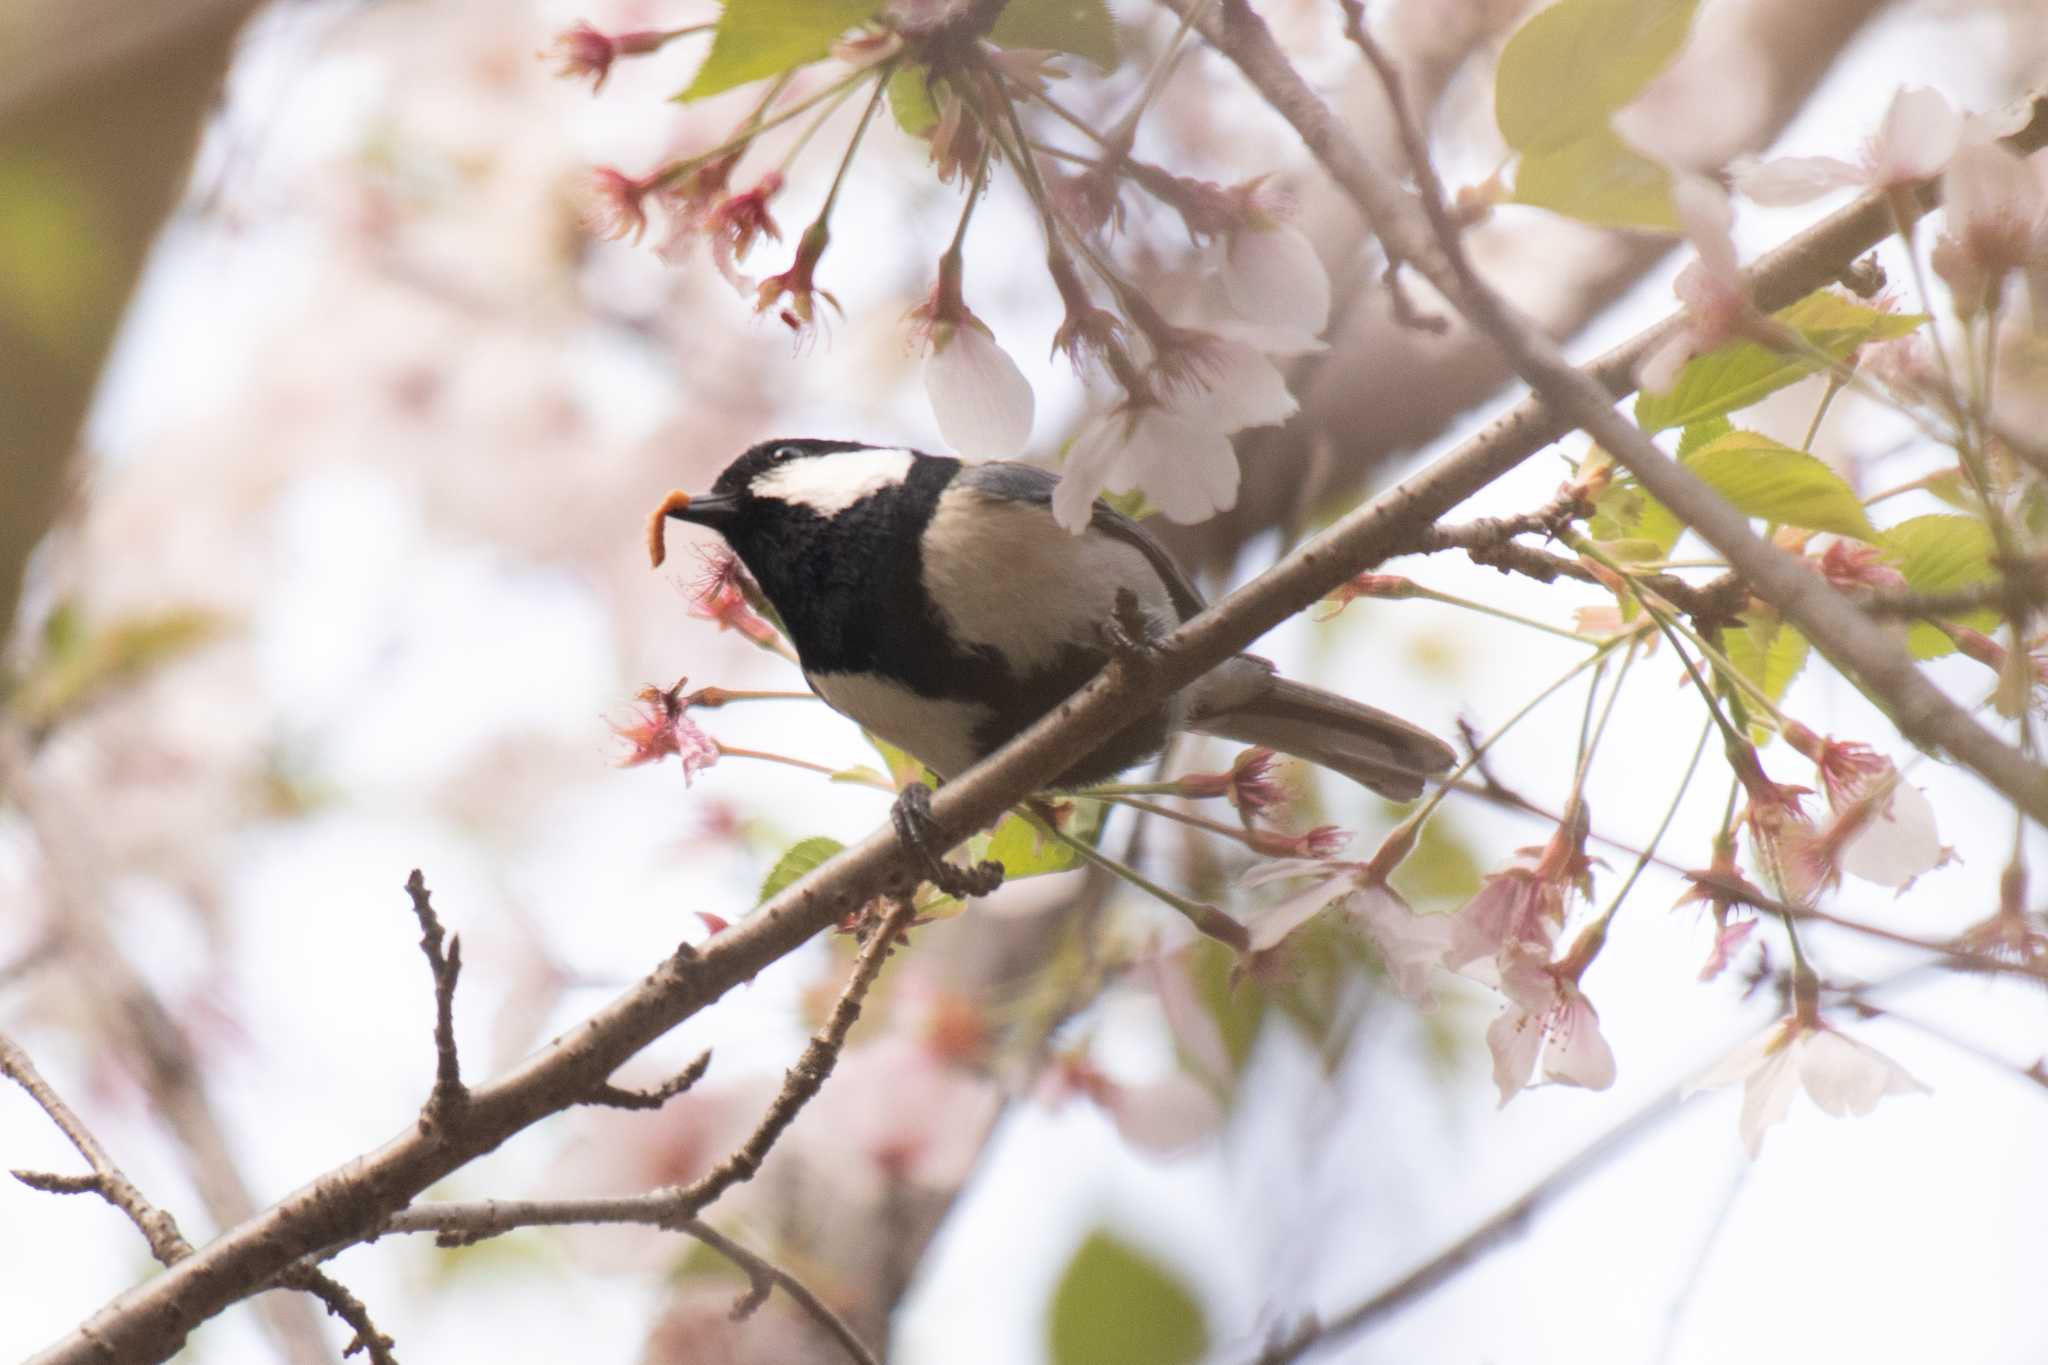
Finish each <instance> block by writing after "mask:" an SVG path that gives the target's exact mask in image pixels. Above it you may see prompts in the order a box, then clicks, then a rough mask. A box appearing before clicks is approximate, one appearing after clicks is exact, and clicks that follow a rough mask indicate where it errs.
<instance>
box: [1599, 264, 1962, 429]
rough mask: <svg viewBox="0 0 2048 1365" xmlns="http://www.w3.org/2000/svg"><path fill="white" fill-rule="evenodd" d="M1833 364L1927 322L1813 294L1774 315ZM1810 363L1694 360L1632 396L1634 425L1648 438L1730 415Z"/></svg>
mask: <svg viewBox="0 0 2048 1365" xmlns="http://www.w3.org/2000/svg"><path fill="white" fill-rule="evenodd" d="M1774 316H1775V317H1776V318H1777V320H1778V321H1779V322H1782V323H1784V324H1785V325H1786V326H1787V327H1790V328H1792V329H1793V330H1794V331H1796V332H1798V333H1800V335H1802V336H1804V337H1805V338H1806V340H1807V341H1808V342H1809V343H1811V344H1812V345H1813V346H1815V347H1816V348H1818V349H1819V350H1821V351H1823V352H1825V353H1826V354H1827V355H1828V356H1830V357H1831V358H1833V359H1835V360H1842V359H1846V358H1847V356H1848V355H1849V353H1850V352H1851V351H1853V350H1855V349H1856V348H1857V347H1858V346H1861V345H1862V344H1863V343H1864V342H1866V341H1889V340H1891V339H1892V338H1894V337H1902V336H1905V335H1906V334H1908V333H1909V332H1911V331H1913V329H1915V328H1916V327H1918V326H1919V325H1920V324H1921V323H1923V322H1925V321H1926V320H1927V316H1926V314H1924V313H1880V312H1879V311H1878V310H1877V309H1875V308H1866V307H1864V306H1863V305H1862V304H1860V303H1853V302H1851V301H1850V300H1848V299H1846V298H1843V297H1842V296H1841V295H1840V294H1837V293H1835V292H1834V291H1833V290H1829V289H1817V290H1815V291H1814V292H1813V293H1811V294H1808V295H1807V296H1806V297H1805V298H1803V299H1801V300H1799V301H1798V302H1797V303H1794V304H1791V305H1789V306H1787V307H1784V308H1781V309H1779V310H1778V311H1777V313H1776V314H1775V315H1774ZM1820 365H1821V363H1820V361H1819V360H1818V359H1816V358H1815V357H1813V356H1809V355H1799V354H1793V353H1790V352H1786V351H1774V350H1770V349H1769V348H1767V347H1764V346H1759V345H1758V344H1757V343H1755V342H1754V341H1737V342H1732V343H1730V344H1729V345H1726V346H1723V347H1720V348H1719V349H1718V350H1714V351H1709V352H1708V353H1707V354H1705V355H1702V356H1694V357H1693V358H1692V359H1691V360H1689V361H1687V362H1686V365H1685V368H1684V369H1682V370H1680V371H1679V372H1678V381H1677V382H1676V383H1674V384H1673V385H1672V386H1671V388H1670V389H1669V390H1668V391H1666V392H1664V393H1643V394H1638V395H1637V396H1636V425H1638V426H1640V427H1641V428H1642V429H1643V430H1644V431H1647V432H1650V433H1651V434H1653V435H1654V434H1655V433H1657V432H1660V431H1664V430H1667V429H1668V428H1671V427H1680V426H1687V425H1690V424H1691V423H1694V422H1699V421H1704V420H1705V419H1706V418H1709V417H1718V416H1720V415H1721V414H1723V413H1729V412H1735V411H1737V410H1738V409H1741V408H1746V407H1748V406H1749V405H1750V404H1752V403H1756V402H1760V401H1762V400H1763V399H1765V398H1768V397H1770V396H1771V395H1772V394H1774V393H1776V392H1777V391H1778V390H1779V389H1782V388H1784V387H1786V386H1787V385H1789V384H1796V383H1798V382H1799V381H1800V380H1802V379H1804V378H1806V376H1808V375H1810V374H1812V373H1813V372H1814V371H1816V370H1818V369H1819V368H1820Z"/></svg>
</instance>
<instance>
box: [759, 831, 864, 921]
mask: <svg viewBox="0 0 2048 1365" xmlns="http://www.w3.org/2000/svg"><path fill="white" fill-rule="evenodd" d="M845 847H846V845H845V844H842V843H840V842H839V841H838V840H837V839H828V838H826V837H825V836H824V835H822V834H814V835H812V836H811V837H810V838H808V839H799V840H797V841H796V842H795V843H793V844H791V845H790V846H789V848H788V849H787V850H786V851H785V852H784V853H783V855H782V856H781V857H780V858H777V859H776V860H775V866H773V867H771V868H769V869H768V875H767V876H766V877H763V878H762V879H761V899H760V900H759V901H756V902H755V904H757V905H765V904H767V903H768V901H769V900H770V899H771V898H773V897H774V896H776V895H777V894H779V893H780V892H782V891H783V890H785V889H786V888H788V887H790V886H793V885H795V884H796V882H797V881H798V880H799V879H801V878H802V877H803V876H804V875H805V874H806V873H808V872H810V871H812V870H813V869H815V868H819V867H823V866H824V865H825V864H826V863H827V862H828V861H830V860H831V858H832V857H833V855H834V854H836V853H838V852H839V851H840V850H841V849H843V848H845Z"/></svg>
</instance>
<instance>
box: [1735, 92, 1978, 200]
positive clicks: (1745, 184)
mask: <svg viewBox="0 0 2048 1365" xmlns="http://www.w3.org/2000/svg"><path fill="white" fill-rule="evenodd" d="M1962 131H1963V120H1962V117H1961V115H1959V114H1957V113H1956V111H1955V110H1954V109H1952V108H1950V107H1949V102H1948V101H1947V100H1945V99H1943V98H1942V97H1941V94H1940V92H1938V91H1934V90H1929V89H1927V88H1925V87H1924V86H1910V87H1903V88H1901V89H1900V90H1899V92H1898V93H1897V94H1895V95H1893V96H1892V102H1891V104H1890V106H1889V107H1888V108H1886V110H1885V113H1884V119H1883V121H1882V122H1880V123H1879V124H1878V128H1877V132H1876V133H1875V134H1873V135H1872V136H1871V137H1870V139H1869V140H1868V141H1867V142H1865V143H1864V144H1863V151H1862V155H1861V157H1860V158H1859V159H1858V160H1856V161H1853V162H1851V161H1843V160H1841V159H1839V158H1837V157H1832V156H1790V157H1780V158H1778V159H1776V160H1773V161H1766V162H1763V163H1761V164H1758V165H1749V166H1742V167H1738V168H1736V169H1735V187H1736V188H1737V189H1738V190H1740V191H1742V193H1743V194H1745V195H1747V196H1748V197H1749V198H1751V199H1754V200H1755V201H1756V202H1757V203H1759V204H1769V205H1774V206H1782V205H1788V204H1804V203H1806V202H1808V201H1809V200H1813V199H1818V198H1819V197H1820V196H1822V195H1824V194H1827V193H1829V192H1831V191H1833V190H1838V189H1847V188H1850V187H1859V188H1863V189H1873V190H1880V189H1890V188H1891V187H1893V186H1895V185H1910V184H1914V183H1916V182H1918V181H1921V180H1929V179H1932V178H1933V177H1934V176H1937V175H1939V174H1941V169H1942V167H1943V166H1945V165H1947V164H1948V160H1949V158H1950V157H1951V156H1952V155H1954V154H1955V150H1956V143H1957V141H1958V139H1959V138H1960V137H1961V135H1962Z"/></svg>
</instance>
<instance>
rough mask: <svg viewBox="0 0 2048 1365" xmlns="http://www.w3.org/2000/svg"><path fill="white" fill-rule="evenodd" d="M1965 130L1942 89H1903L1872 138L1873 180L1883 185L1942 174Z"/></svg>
mask: <svg viewBox="0 0 2048 1365" xmlns="http://www.w3.org/2000/svg"><path fill="white" fill-rule="evenodd" d="M1962 131H1963V120H1962V116H1961V115H1960V114H1958V113H1957V112H1956V111H1955V110H1954V109H1953V108H1952V107H1951V106H1950V105H1949V102H1948V101H1947V100H1946V99H1943V98H1942V95H1941V92H1940V91H1938V90H1930V89H1928V88H1927V87H1926V86H1909V87H1906V88H1903V89H1901V90H1900V91H1899V93H1898V94H1896V95H1893V96H1892V102H1891V105H1890V106H1889V107H1888V108H1887V109H1886V110H1885V112H1884V119H1883V121H1881V122H1880V123H1879V124H1878V126H1877V134H1876V135H1875V136H1874V137H1872V138H1871V140H1870V166H1869V181H1870V184H1871V185H1872V187H1873V188H1881V187H1883V186H1887V185H1899V184H1904V183H1906V182H1908V181H1913V180H1925V179H1927V178H1928V177H1930V176H1935V175H1939V174H1941V168H1942V167H1943V166H1946V165H1947V164H1948V159H1949V158H1950V157H1951V156H1953V155H1955V150H1956V141H1957V139H1958V138H1959V137H1960V136H1961V135H1962Z"/></svg>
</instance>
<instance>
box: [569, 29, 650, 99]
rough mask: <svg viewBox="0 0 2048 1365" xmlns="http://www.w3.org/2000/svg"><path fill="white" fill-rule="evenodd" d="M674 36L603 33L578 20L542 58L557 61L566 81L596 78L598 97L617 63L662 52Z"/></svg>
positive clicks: (594, 86)
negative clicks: (663, 46)
mask: <svg viewBox="0 0 2048 1365" xmlns="http://www.w3.org/2000/svg"><path fill="white" fill-rule="evenodd" d="M671 36H672V35H670V34H667V33H663V32H661V31H660V30H658V29H638V30H635V31H633V32H631V33H600V32H598V31H597V30H596V29H594V28H592V27H591V26H590V25H589V23H587V22H586V21H584V20H582V19H578V20H577V21H576V22H575V23H573V24H571V25H570V26H569V27H568V28H565V29H563V30H562V31H561V32H560V33H557V34H556V35H555V40H554V42H552V43H550V44H549V45H548V50H547V51H545V52H543V53H541V54H540V55H541V56H542V57H544V58H548V57H551V58H553V59H554V60H555V62H556V63H557V65H556V67H555V74H556V75H557V76H560V77H562V78H564V79H565V80H581V79H582V78H584V77H585V76H589V77H592V78H593V79H592V80H591V83H590V93H591V94H593V95H594V94H596V93H597V92H598V91H600V90H602V89H604V83H605V79H606V78H607V77H609V76H610V75H611V73H612V63H613V62H615V61H617V60H618V59H619V58H620V57H634V56H639V55H640V54H642V53H647V52H655V51H658V50H660V48H661V45H662V44H663V43H666V42H667V41H668V40H669V38H670V37H671Z"/></svg>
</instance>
